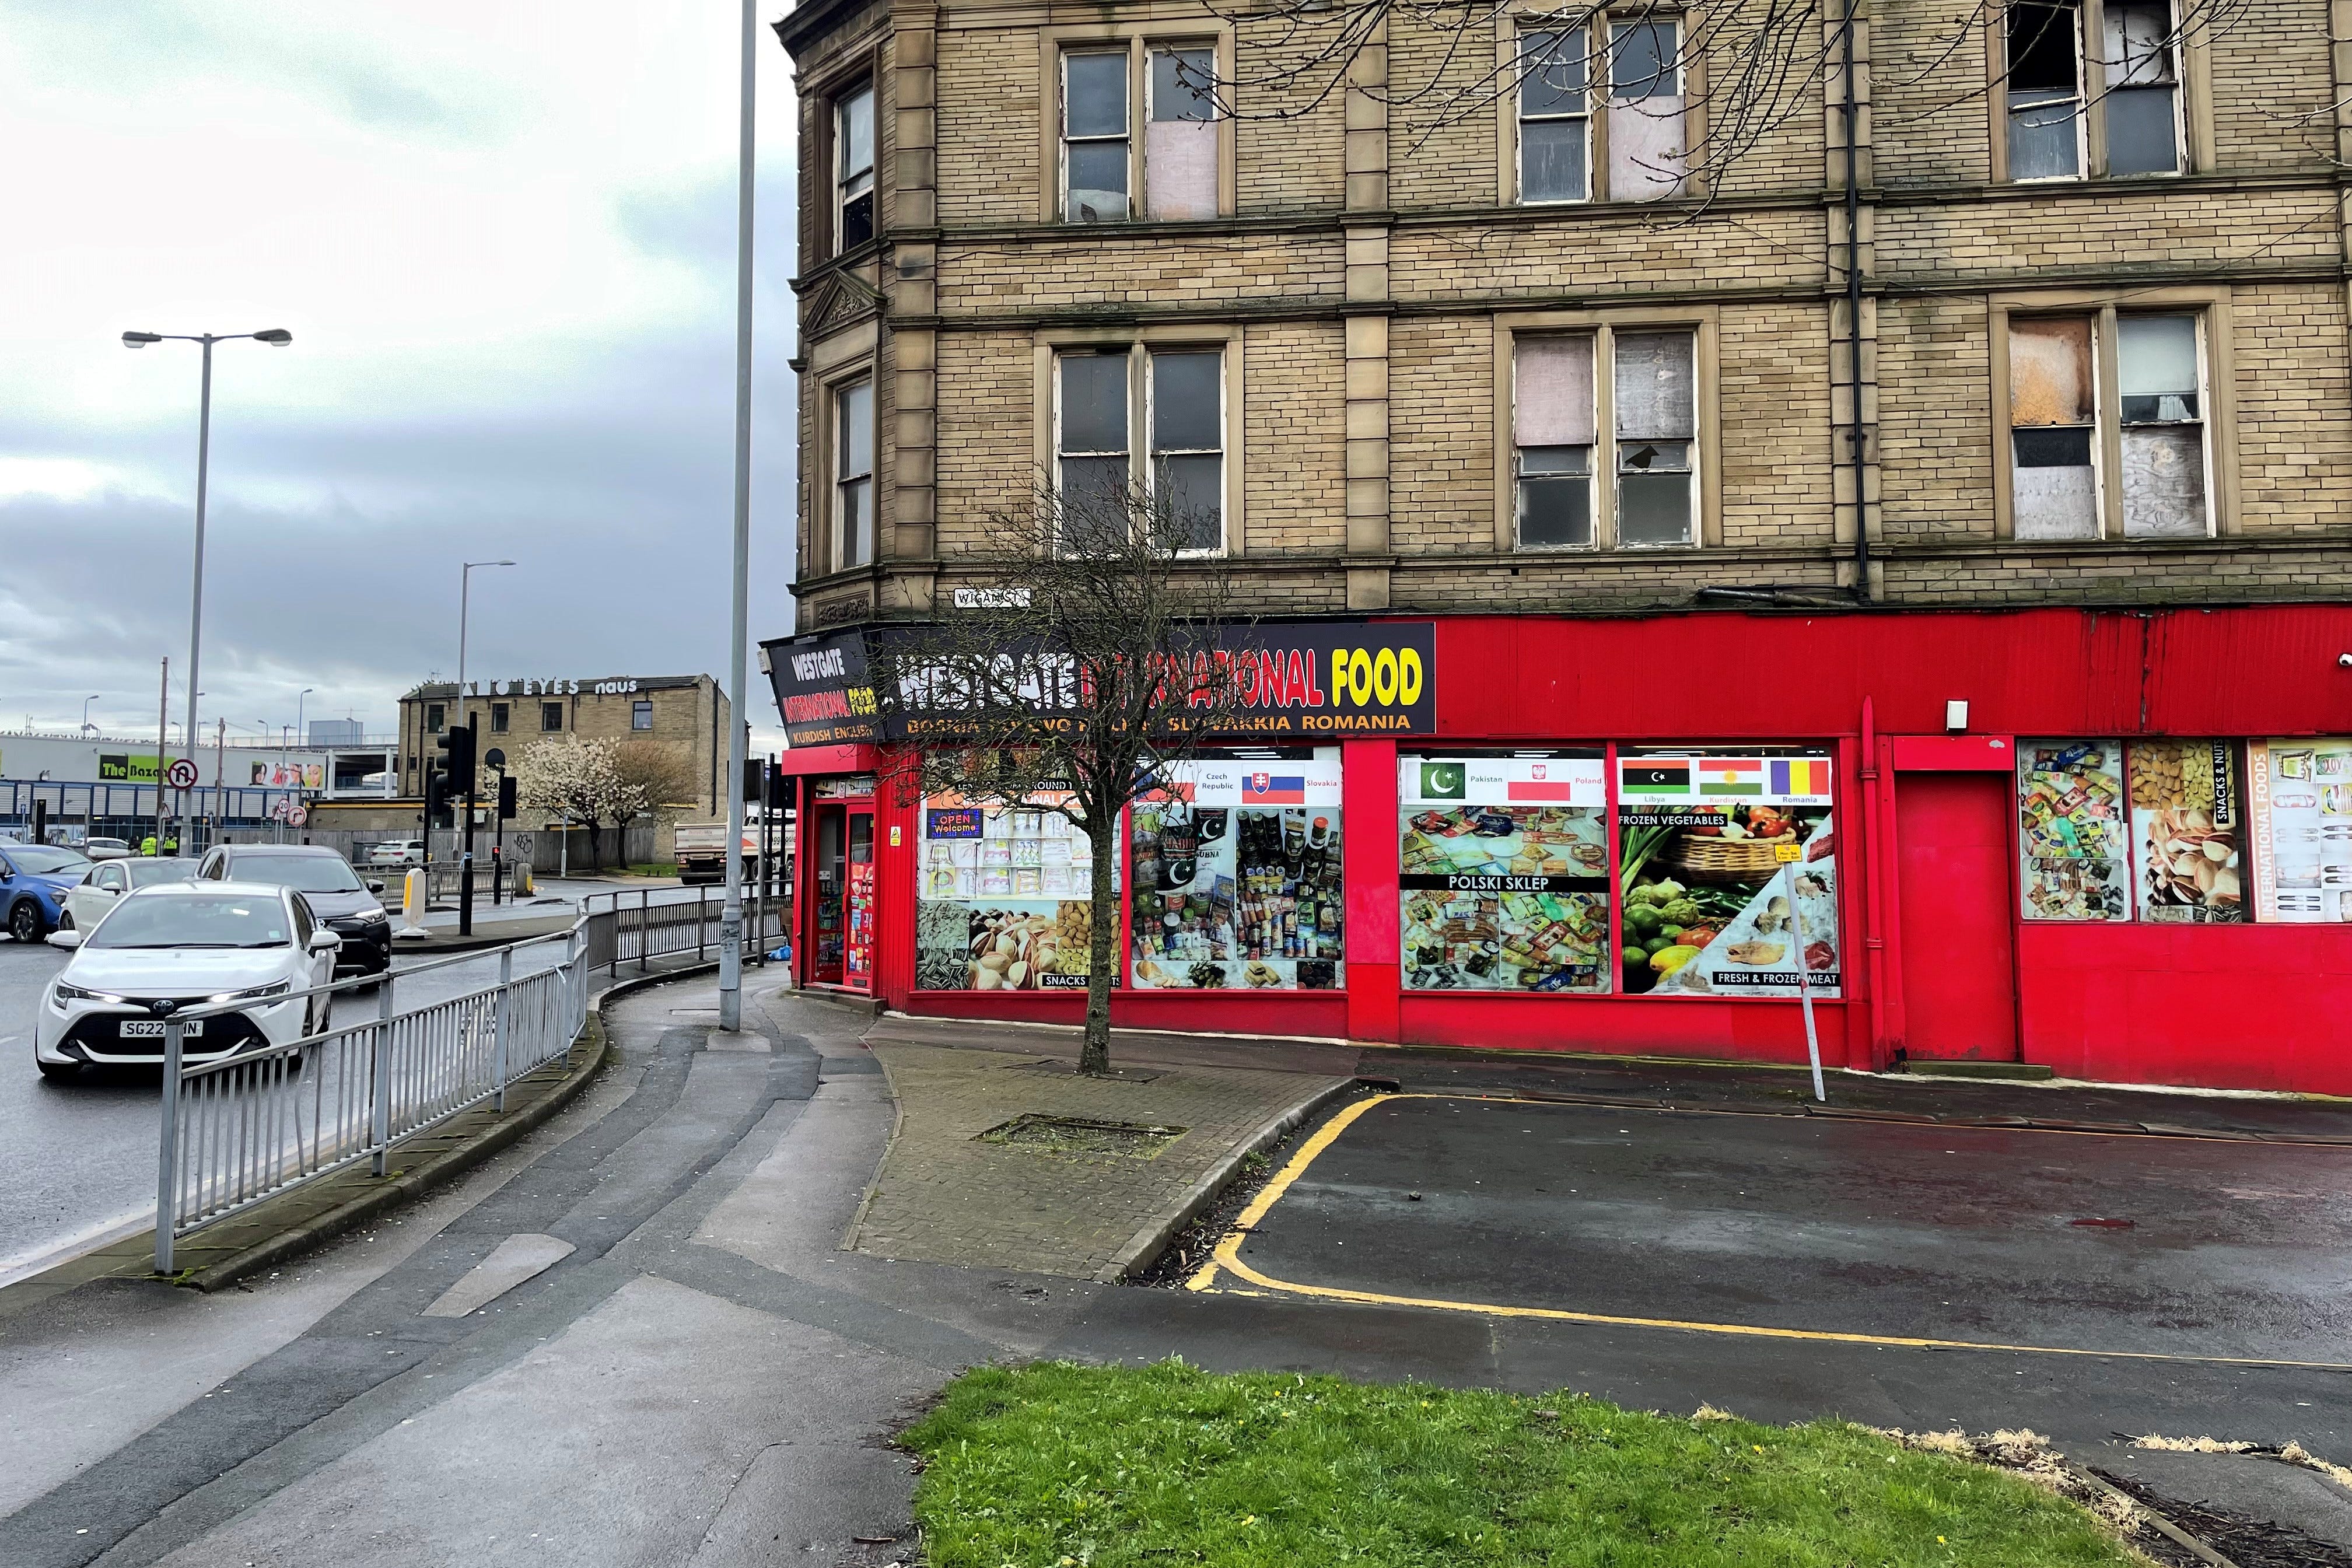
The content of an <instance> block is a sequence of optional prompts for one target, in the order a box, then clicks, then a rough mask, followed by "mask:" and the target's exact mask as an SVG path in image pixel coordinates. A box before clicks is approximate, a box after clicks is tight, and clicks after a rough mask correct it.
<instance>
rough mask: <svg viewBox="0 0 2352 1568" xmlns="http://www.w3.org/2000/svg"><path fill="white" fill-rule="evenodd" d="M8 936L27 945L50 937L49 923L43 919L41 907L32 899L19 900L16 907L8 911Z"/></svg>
mask: <svg viewBox="0 0 2352 1568" xmlns="http://www.w3.org/2000/svg"><path fill="white" fill-rule="evenodd" d="M8 934H9V935H10V936H13V937H15V938H16V940H17V941H18V942H26V943H30V942H38V941H40V940H41V939H42V938H43V937H45V936H47V935H48V934H49V931H48V921H45V920H43V919H42V918H41V906H40V905H38V904H37V903H35V902H33V900H30V899H19V900H17V901H16V908H15V909H13V910H9V911H8Z"/></svg>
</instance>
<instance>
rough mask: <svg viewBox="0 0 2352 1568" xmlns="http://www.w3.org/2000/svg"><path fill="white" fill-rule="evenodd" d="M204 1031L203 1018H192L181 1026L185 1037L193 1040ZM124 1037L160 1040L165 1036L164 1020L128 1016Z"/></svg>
mask: <svg viewBox="0 0 2352 1568" xmlns="http://www.w3.org/2000/svg"><path fill="white" fill-rule="evenodd" d="M204 1032H205V1021H204V1020H203V1019H202V1018H191V1019H189V1020H188V1021H187V1022H186V1023H184V1024H183V1025H181V1026H180V1037H181V1038H183V1039H190V1040H193V1039H194V1038H195V1037H197V1036H198V1035H201V1034H203V1033H204ZM122 1037H123V1038H124V1039H126V1040H160V1039H162V1038H163V1020H162V1019H161V1018H126V1019H124V1020H123V1021H122Z"/></svg>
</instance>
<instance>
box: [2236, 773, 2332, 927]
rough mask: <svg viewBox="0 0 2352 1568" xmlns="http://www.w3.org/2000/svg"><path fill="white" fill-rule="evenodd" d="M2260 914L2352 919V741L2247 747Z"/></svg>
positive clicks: (2299, 919)
mask: <svg viewBox="0 0 2352 1568" xmlns="http://www.w3.org/2000/svg"><path fill="white" fill-rule="evenodd" d="M2246 753H2247V756H2246V772H2247V775H2248V777H2247V788H2248V795H2249V799H2250V802H2251V806H2252V810H2251V815H2252V817H2253V827H2254V895H2255V911H2254V913H2255V919H2257V920H2263V921H2286V922H2291V923H2294V924H2313V923H2317V922H2322V921H2326V922H2338V921H2352V739H2345V738H2342V737H2332V738H2326V739H2315V740H2297V741H2255V742H2251V743H2250V744H2249V745H2248V746H2247V747H2246Z"/></svg>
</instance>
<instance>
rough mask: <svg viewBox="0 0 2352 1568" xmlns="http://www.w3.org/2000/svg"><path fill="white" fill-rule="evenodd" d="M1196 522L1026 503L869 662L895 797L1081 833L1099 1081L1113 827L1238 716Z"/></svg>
mask: <svg viewBox="0 0 2352 1568" xmlns="http://www.w3.org/2000/svg"><path fill="white" fill-rule="evenodd" d="M1197 523H1198V520H1196V519H1193V518H1191V517H1187V516H1183V515H1181V514H1177V513H1174V512H1173V511H1171V508H1170V507H1169V506H1168V505H1167V504H1166V503H1165V502H1164V501H1156V500H1154V499H1153V497H1151V496H1150V495H1149V494H1147V493H1145V492H1144V491H1142V490H1140V489H1126V488H1123V487H1119V486H1116V485H1105V486H1101V487H1098V488H1094V489H1086V488H1083V487H1081V488H1077V489H1072V490H1070V491H1068V492H1062V493H1057V492H1055V491H1054V490H1051V489H1044V488H1042V487H1041V489H1040V490H1039V493H1038V494H1037V495H1036V496H1035V498H1034V500H1032V501H1031V502H1029V503H1028V504H1026V505H1025V506H1024V508H1023V509H1022V510H1018V511H1017V512H1008V513H1001V514H999V515H996V516H994V517H992V519H991V520H990V529H989V531H990V533H991V535H992V537H993V538H994V539H995V540H996V541H997V543H996V545H995V547H994V548H992V550H991V551H990V552H987V553H986V554H984V555H982V556H979V557H976V558H975V557H965V558H963V559H964V560H965V561H966V562H969V563H970V566H971V573H972V575H971V578H970V579H969V582H970V583H971V586H969V587H966V588H963V589H960V590H958V591H957V593H956V595H955V597H954V601H953V603H952V604H951V605H943V606H941V607H940V611H939V613H938V615H937V616H936V619H935V622H934V623H933V624H931V625H929V626H921V627H906V628H897V629H894V633H893V635H891V636H888V637H877V638H876V639H875V640H874V642H873V643H872V645H871V646H870V647H869V650H868V661H869V669H870V671H871V673H872V675H873V678H874V689H875V691H876V693H877V699H878V701H879V704H880V706H881V708H882V710H883V713H884V716H885V718H886V720H888V721H896V722H898V723H903V724H904V726H905V729H906V732H907V734H908V738H909V742H910V744H909V745H908V746H907V747H905V748H904V749H903V750H901V751H900V752H898V753H897V754H896V758H895V761H894V763H893V765H892V771H891V773H890V775H889V776H890V778H891V780H892V781H893V782H894V783H895V784H896V787H898V788H899V789H901V790H904V791H907V792H909V793H919V794H920V795H945V794H950V793H952V794H954V795H960V796H961V797H962V798H963V799H965V800H966V801H969V802H971V803H972V804H975V805H982V806H988V805H995V806H997V807H1000V808H1003V809H1021V810H1029V811H1045V812H1050V813H1053V814H1055V815H1056V816H1061V817H1062V818H1064V819H1065V820H1066V821H1067V822H1068V823H1070V824H1071V826H1074V827H1076V828H1077V829H1078V830H1079V831H1080V832H1082V833H1084V834H1085V835H1086V837H1087V840H1088V842H1089V844H1090V846H1091V847H1092V855H1091V866H1090V874H1089V896H1090V899H1091V914H1090V918H1089V922H1088V932H1087V1022H1086V1043H1085V1047H1084V1049H1083V1051H1082V1052H1081V1054H1080V1057H1079V1063H1078V1065H1079V1069H1080V1070H1081V1071H1083V1072H1087V1073H1093V1074H1101V1073H1107V1072H1108V1071H1109V1070H1110V994H1111V986H1112V982H1113V979H1114V977H1115V975H1116V974H1117V973H1118V959H1119V955H1118V952H1117V951H1116V948H1117V941H1118V929H1119V922H1118V894H1117V890H1116V889H1115V887H1114V885H1113V879H1114V876H1115V873H1116V869H1117V867H1118V855H1119V848H1120V846H1119V843H1118V831H1119V824H1120V822H1121V820H1122V814H1123V813H1124V812H1125V811H1126V809H1127V806H1128V805H1129V803H1130V802H1132V801H1134V800H1136V799H1137V798H1138V797H1139V796H1141V795H1147V794H1149V793H1150V792H1151V791H1152V790H1154V789H1155V788H1156V787H1157V784H1156V779H1155V773H1156V772H1157V770H1159V769H1160V768H1162V767H1164V766H1165V765H1166V764H1168V763H1174V762H1181V761H1182V760H1183V759H1185V758H1187V757H1190V756H1192V755H1193V754H1194V753H1195V752H1196V751H1197V749H1198V747H1199V745H1200V744H1201V742H1202V740H1203V739H1204V738H1206V737H1210V736H1213V735H1215V734H1217V733H1218V732H1220V731H1229V730H1230V729H1232V727H1233V724H1232V721H1233V719H1234V716H1235V715H1236V714H1237V713H1238V712H1239V711H1240V710H1241V705H1242V685H1241V681H1240V679H1239V677H1238V672H1237V665H1236V661H1235V659H1234V654H1233V650H1232V649H1231V648H1230V647H1228V646H1227V644H1228V638H1229V634H1231V633H1232V632H1233V631H1234V630H1235V629H1236V628H1237V627H1239V626H1245V625H1246V622H1244V621H1239V620H1236V619H1235V617H1234V609H1233V604H1232V597H1231V593H1230V588H1231V584H1232V576H1231V574H1230V573H1229V571H1228V570H1227V569H1226V567H1225V565H1224V563H1223V561H1222V560H1219V559H1214V558H1204V557H1202V556H1198V555H1189V554H1187V553H1186V552H1185V551H1184V549H1183V548H1182V546H1183V545H1184V544H1185V542H1187V541H1190V540H1192V539H1196V538H1197V537H1198V534H1197V533H1196V532H1195V528H1196V526H1197Z"/></svg>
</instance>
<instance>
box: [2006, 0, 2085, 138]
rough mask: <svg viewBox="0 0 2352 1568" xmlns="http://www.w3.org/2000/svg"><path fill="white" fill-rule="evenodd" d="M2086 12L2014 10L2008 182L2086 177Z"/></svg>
mask: <svg viewBox="0 0 2352 1568" xmlns="http://www.w3.org/2000/svg"><path fill="white" fill-rule="evenodd" d="M2081 22H2082V13H2081V8H2080V7H2079V6H2076V5H2011V7H2010V8H2009V16H2008V21H2007V37H2008V44H2009V59H2008V77H2007V82H2006V86H2007V89H2008V99H2009V177H2010V178H2011V179H2012V180H2063V179H2080V178H2081V177H2082V174H2083V48H2082V30H2081Z"/></svg>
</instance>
